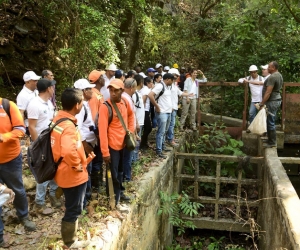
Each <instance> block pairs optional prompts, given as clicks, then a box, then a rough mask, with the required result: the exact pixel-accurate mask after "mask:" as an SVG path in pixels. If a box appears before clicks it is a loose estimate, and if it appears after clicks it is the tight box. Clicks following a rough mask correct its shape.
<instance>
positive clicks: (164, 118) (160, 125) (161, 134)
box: [155, 112, 171, 154]
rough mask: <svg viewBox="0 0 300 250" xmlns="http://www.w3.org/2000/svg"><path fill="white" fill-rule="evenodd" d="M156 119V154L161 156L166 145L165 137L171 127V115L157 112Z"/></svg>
mask: <svg viewBox="0 0 300 250" xmlns="http://www.w3.org/2000/svg"><path fill="white" fill-rule="evenodd" d="M155 117H156V119H157V132H156V153H157V154H160V153H161V152H162V150H163V147H164V144H165V135H166V131H167V130H168V128H169V125H170V120H171V113H157V112H155Z"/></svg>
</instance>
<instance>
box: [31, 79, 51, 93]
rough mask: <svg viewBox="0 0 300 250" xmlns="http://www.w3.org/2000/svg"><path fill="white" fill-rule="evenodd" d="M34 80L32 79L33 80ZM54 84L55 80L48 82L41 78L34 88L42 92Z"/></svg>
mask: <svg viewBox="0 0 300 250" xmlns="http://www.w3.org/2000/svg"><path fill="white" fill-rule="evenodd" d="M33 80H34V79H33ZM55 84H56V81H55V80H52V81H51V80H49V79H46V78H41V79H39V80H38V82H37V84H36V88H37V90H38V91H39V92H43V91H45V90H46V89H47V88H49V87H50V86H53V85H55Z"/></svg>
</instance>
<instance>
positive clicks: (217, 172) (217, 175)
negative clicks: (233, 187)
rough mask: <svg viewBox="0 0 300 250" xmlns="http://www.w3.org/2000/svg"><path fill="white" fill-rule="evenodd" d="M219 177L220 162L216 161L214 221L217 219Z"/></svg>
mask: <svg viewBox="0 0 300 250" xmlns="http://www.w3.org/2000/svg"><path fill="white" fill-rule="evenodd" d="M220 176H221V162H220V161H217V166H216V203H215V220H217V219H218V217H219V203H218V201H219V198H220Z"/></svg>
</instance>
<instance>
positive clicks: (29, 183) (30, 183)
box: [23, 176, 36, 191]
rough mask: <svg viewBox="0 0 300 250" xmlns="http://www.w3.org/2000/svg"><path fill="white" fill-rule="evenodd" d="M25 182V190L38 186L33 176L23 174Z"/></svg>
mask: <svg viewBox="0 0 300 250" xmlns="http://www.w3.org/2000/svg"><path fill="white" fill-rule="evenodd" d="M23 184H24V188H25V190H26V191H27V190H30V189H33V188H35V186H36V181H35V179H34V177H33V176H23Z"/></svg>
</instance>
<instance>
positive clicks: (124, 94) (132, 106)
mask: <svg viewBox="0 0 300 250" xmlns="http://www.w3.org/2000/svg"><path fill="white" fill-rule="evenodd" d="M122 98H125V99H126V100H127V101H128V103H129V105H130V107H131V109H132V111H133V113H134V120H135V121H136V116H135V111H136V110H135V106H134V104H133V100H132V97H131V96H130V95H128V94H127V93H126V92H123V93H122ZM135 128H136V122H135V123H134V129H135Z"/></svg>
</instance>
